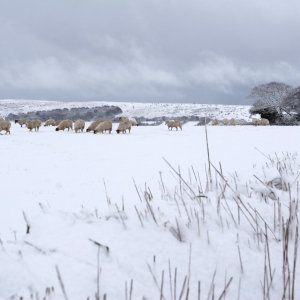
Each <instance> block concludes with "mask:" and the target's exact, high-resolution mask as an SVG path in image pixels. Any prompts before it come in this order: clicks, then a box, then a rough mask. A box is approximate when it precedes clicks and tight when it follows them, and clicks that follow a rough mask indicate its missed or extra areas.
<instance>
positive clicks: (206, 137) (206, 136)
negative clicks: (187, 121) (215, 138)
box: [205, 117, 212, 184]
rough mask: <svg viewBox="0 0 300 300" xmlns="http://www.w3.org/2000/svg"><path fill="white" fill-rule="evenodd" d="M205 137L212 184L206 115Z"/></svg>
mask: <svg viewBox="0 0 300 300" xmlns="http://www.w3.org/2000/svg"><path fill="white" fill-rule="evenodd" d="M205 139H206V151H207V160H208V175H209V180H210V184H212V177H211V169H210V154H209V146H208V135H207V126H206V117H205Z"/></svg>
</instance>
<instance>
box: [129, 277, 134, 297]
mask: <svg viewBox="0 0 300 300" xmlns="http://www.w3.org/2000/svg"><path fill="white" fill-rule="evenodd" d="M132 291H133V279H131V281H130V293H129V300H131V299H132Z"/></svg>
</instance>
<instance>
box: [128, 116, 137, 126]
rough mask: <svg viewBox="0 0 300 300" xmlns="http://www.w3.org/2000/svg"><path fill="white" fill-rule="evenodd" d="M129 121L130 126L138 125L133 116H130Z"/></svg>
mask: <svg viewBox="0 0 300 300" xmlns="http://www.w3.org/2000/svg"><path fill="white" fill-rule="evenodd" d="M129 121H130V122H131V126H139V124H138V122H137V121H136V119H135V118H130V119H129Z"/></svg>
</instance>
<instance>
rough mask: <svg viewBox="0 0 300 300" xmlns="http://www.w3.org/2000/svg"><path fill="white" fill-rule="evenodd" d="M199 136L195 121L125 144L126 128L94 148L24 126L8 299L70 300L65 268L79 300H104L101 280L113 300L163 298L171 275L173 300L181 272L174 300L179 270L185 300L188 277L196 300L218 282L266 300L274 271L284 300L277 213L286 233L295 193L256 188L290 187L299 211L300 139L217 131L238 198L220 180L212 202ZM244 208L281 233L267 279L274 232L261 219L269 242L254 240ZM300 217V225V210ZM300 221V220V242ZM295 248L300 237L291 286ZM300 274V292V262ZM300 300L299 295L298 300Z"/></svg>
mask: <svg viewBox="0 0 300 300" xmlns="http://www.w3.org/2000/svg"><path fill="white" fill-rule="evenodd" d="M47 105H48V104H47ZM133 105H134V106H135V107H138V105H137V104H136V103H134V104H133ZM47 107H48V106H47ZM36 108H37V106H35V107H34V109H36ZM22 109H25V107H23V108H22ZM26 109H28V110H31V109H33V107H26ZM39 109H40V108H39ZM47 109H48V108H47ZM122 109H123V108H122ZM143 109H144V112H145V108H143ZM174 109H175V108H174ZM2 111H4V110H2ZM149 114H150V113H149ZM132 115H134V114H133V113H132ZM88 125H89V123H87V125H86V127H87V126H88ZM194 125H195V122H188V123H186V124H185V125H184V126H183V130H182V131H174V130H173V131H172V132H171V131H168V130H167V127H166V126H165V125H160V126H145V127H133V129H132V132H131V134H119V135H118V134H117V133H116V132H115V129H116V128H117V124H113V129H114V130H113V132H112V134H110V135H109V134H97V135H95V134H93V133H86V132H84V133H77V134H75V133H74V132H71V131H70V132H68V131H64V132H62V131H60V132H56V131H55V130H54V127H41V128H40V131H39V132H29V131H28V129H26V128H21V127H20V126H19V125H18V124H12V129H11V135H1V136H0V154H1V155H0V164H1V168H0V182H1V192H0V195H1V200H0V203H1V208H2V209H1V210H0V238H1V241H2V243H1V244H0V265H1V268H0V299H19V298H20V297H21V296H22V297H23V299H30V295H31V294H33V295H34V299H36V295H37V294H38V295H39V297H40V299H43V297H44V296H45V297H46V299H65V298H64V296H63V292H62V289H61V286H60V282H59V280H58V276H57V271H56V266H57V267H58V269H59V272H60V275H61V278H62V281H63V284H64V288H65V291H66V295H67V297H68V299H87V297H90V299H94V298H95V294H96V293H97V270H98V269H99V268H101V272H100V280H99V285H98V286H99V288H100V292H99V295H100V299H103V296H104V294H106V295H107V299H126V297H125V286H126V284H127V293H128V294H129V291H130V283H131V280H132V283H133V288H132V299H159V297H160V292H159V288H160V286H161V281H162V272H163V271H164V286H163V296H164V298H165V299H172V298H171V291H170V280H169V278H170V277H169V276H170V275H169V266H170V270H171V276H172V280H171V282H172V295H173V299H174V275H175V268H176V274H177V280H176V282H177V284H176V286H177V292H176V299H179V296H180V292H181V290H182V286H183V283H184V280H185V277H186V276H187V277H186V278H187V280H186V285H185V288H184V297H183V298H184V299H186V293H187V286H189V299H197V297H198V282H201V299H206V298H207V296H208V295H209V293H210V294H211V295H212V291H211V290H210V287H211V286H212V279H213V275H214V272H215V270H216V274H215V277H214V283H213V284H214V285H213V287H214V288H213V293H214V297H215V299H218V298H219V296H220V295H221V293H222V292H223V289H224V287H225V284H226V283H228V282H229V280H230V278H232V281H231V283H230V285H229V288H228V290H227V293H226V299H238V295H240V299H261V298H263V288H262V286H263V285H264V278H266V276H269V275H268V274H269V273H270V272H269V269H270V270H271V273H272V272H273V271H274V270H275V273H274V276H273V285H272V287H271V288H270V290H269V293H270V299H279V298H280V299H281V298H282V293H283V288H282V286H283V276H282V249H283V246H282V241H277V239H278V240H281V239H282V230H281V227H280V226H281V225H282V224H280V223H279V221H278V219H279V218H278V212H279V211H280V213H281V215H282V217H283V218H284V220H285V221H284V222H286V220H287V218H288V216H289V209H288V207H289V205H290V197H289V192H288V191H284V190H278V189H276V188H275V187H273V186H272V184H270V185H269V186H266V185H264V184H262V183H260V181H259V180H258V179H257V178H259V179H260V180H262V181H263V182H264V183H266V184H267V183H268V182H270V181H272V180H274V179H276V178H284V180H286V181H287V182H290V184H291V198H292V199H299V197H298V191H297V187H298V181H299V178H298V177H297V176H298V174H299V171H300V165H299V164H300V160H299V157H298V155H297V154H294V153H295V152H296V151H297V150H298V149H299V142H298V141H297V139H295V137H296V136H298V135H299V127H279V126H274V127H272V126H266V127H252V126H235V127H230V126H228V127H225V126H217V127H214V126H208V127H207V130H208V141H209V150H210V158H211V162H212V164H213V166H215V167H216V168H217V169H218V170H220V164H219V163H221V168H222V174H223V175H222V176H224V177H225V178H226V180H227V187H226V188H225V184H224V181H223V179H222V178H221V177H220V175H218V173H216V172H215V171H214V169H213V167H212V169H213V171H212V185H211V186H210V185H209V186H208V188H207V189H206V178H207V177H206V171H207V169H208V164H207V148H206V140H205V127H203V126H194ZM275 152H276V154H275ZM269 155H270V157H271V160H273V162H272V161H271V160H270V159H269V158H268V157H269ZM276 155H277V156H278V161H277V158H276ZM164 159H165V160H166V161H167V162H168V163H169V164H170V166H169V165H168V163H167V162H166V161H165V160H164ZM281 161H282V165H280V162H281ZM284 164H285V165H286V166H288V168H287V170H285V167H284ZM278 165H280V166H281V168H280V170H281V176H282V177H280V174H279V171H278V168H277V167H278ZM172 168H174V170H175V171H176V172H177V173H180V174H181V176H182V178H183V180H184V181H183V180H180V178H179V177H178V175H177V174H176V173H175V172H174V171H173V170H172ZM194 172H195V175H194ZM219 172H221V171H219ZM254 175H255V176H257V178H256V177H254ZM199 178H200V180H201V186H200V183H199ZM280 182H281V180H280ZM274 184H275V181H274ZM201 188H202V190H203V192H201V191H199V189H200V190H201ZM224 188H225V191H224ZM136 189H137V190H138V192H137V190H136ZM271 190H272V191H273V193H274V195H275V196H276V199H277V198H278V197H279V199H280V203H281V210H279V207H280V205H279V202H278V201H274V200H272V199H271V198H272V197H273V194H272V193H271V192H270V191H271ZM223 191H224V196H225V199H223V197H221V196H220V195H221V194H222V192H223ZM199 196H205V197H199ZM238 196H239V197H240V199H241V201H243V203H244V204H245V205H246V206H247V208H248V209H249V211H252V208H253V209H254V210H255V209H256V210H257V211H258V212H259V213H260V215H261V216H262V218H263V219H264V220H265V222H266V223H267V224H268V226H270V228H271V229H272V232H274V235H273V233H272V232H271V230H268V237H269V239H268V240H269V241H268V246H269V252H270V262H271V266H270V268H269V265H268V262H267V263H266V265H267V275H265V273H264V265H265V253H266V251H265V249H266V246H267V243H266V240H265V238H264V234H263V233H262V232H265V223H264V222H263V221H262V219H260V217H259V216H258V214H256V218H257V219H258V220H257V226H259V229H258V230H257V228H256V225H255V228H253V227H252V224H256V223H255V222H253V220H251V217H250V216H249V215H247V211H246V210H245V209H244V208H243V207H242V208H241V210H239V209H237V204H236V199H237V197H238ZM270 197H271V198H270ZM146 199H147V200H146ZM248 203H249V205H248ZM274 203H275V204H274ZM250 205H251V207H252V208H251V207H250ZM149 207H150V208H149ZM274 207H275V213H276V217H275V223H274ZM294 210H295V209H294ZM137 211H138V212H139V214H140V218H141V221H140V219H139V216H138V214H137ZM291 211H292V212H293V209H291ZM23 212H24V215H23ZM244 212H245V213H246V215H247V217H248V218H249V219H250V222H249V221H248V219H247V218H246V217H245V215H244V214H243V213H244ZM231 213H232V216H231ZM152 214H153V215H152ZM197 215H198V218H197ZM253 215H254V216H255V213H253ZM295 215H297V217H298V218H299V213H298V211H296V212H295ZM239 219H240V221H238V220H239ZM198 220H199V225H198ZM141 222H142V223H141ZM235 222H236V224H235ZM297 222H298V221H297V218H296V217H295V218H294V219H293V220H292V223H293V224H292V225H293V226H292V225H291V228H292V229H293V232H292V233H291V235H295V224H297ZM27 223H28V225H29V226H30V229H29V234H26V231H27V226H26V224H27ZM274 224H275V226H274ZM274 227H275V228H274ZM256 230H257V232H256ZM257 233H259V234H257ZM294 241H295V238H294V237H293V236H292V237H291V239H290V243H289V264H290V270H291V276H293V257H294V256H293V253H294ZM95 242H96V243H100V244H101V245H103V246H101V247H99V246H98V245H97V244H96V243H95ZM104 246H107V247H108V248H105V247H104ZM98 250H99V252H98ZM239 251H240V255H241V260H242V266H241V263H240V258H239ZM190 253H191V256H190ZM98 259H99V262H98ZM189 261H190V266H189ZM169 263H170V265H169ZM149 267H150V269H151V272H152V273H153V276H154V277H155V278H156V281H157V284H158V286H159V288H158V287H157V286H156V283H155V280H154V279H153V277H152V275H151V272H150V270H149ZM189 270H190V271H189ZM295 275H296V283H297V280H299V276H300V267H299V263H298V264H297V265H296V273H295ZM268 278H269V279H268V282H270V276H269V277H268ZM265 285H266V287H268V284H267V283H266V284H265ZM47 287H48V288H50V292H48V295H47V296H46V295H45V290H46V288H47ZM52 287H53V288H54V291H52ZM266 290H267V288H266V289H265V291H266ZM49 293H50V294H49ZM143 297H144V298H143ZM299 297H300V291H299V288H297V285H296V289H295V298H294V299H299ZM210 298H211V296H210ZM128 299H129V296H128Z"/></svg>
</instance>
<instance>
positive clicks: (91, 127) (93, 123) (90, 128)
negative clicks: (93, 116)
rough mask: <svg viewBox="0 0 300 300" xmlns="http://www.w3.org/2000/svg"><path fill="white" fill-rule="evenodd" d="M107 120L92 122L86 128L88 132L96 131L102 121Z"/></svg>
mask: <svg viewBox="0 0 300 300" xmlns="http://www.w3.org/2000/svg"><path fill="white" fill-rule="evenodd" d="M104 121H105V120H97V121H94V122H92V124H91V125H90V126H89V127H88V128H87V129H86V132H90V131H94V130H95V129H96V127H97V126H98V125H99V124H100V123H101V122H104Z"/></svg>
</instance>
